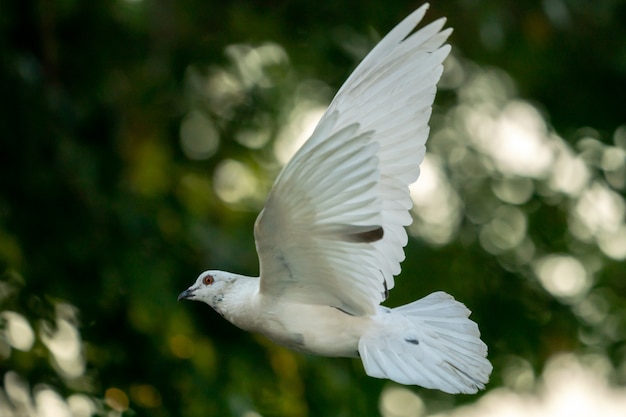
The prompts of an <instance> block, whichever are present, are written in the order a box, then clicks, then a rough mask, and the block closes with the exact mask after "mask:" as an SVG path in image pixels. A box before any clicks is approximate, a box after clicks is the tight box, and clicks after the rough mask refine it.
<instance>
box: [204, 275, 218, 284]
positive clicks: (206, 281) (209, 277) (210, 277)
mask: <svg viewBox="0 0 626 417" xmlns="http://www.w3.org/2000/svg"><path fill="white" fill-rule="evenodd" d="M214 281H215V278H213V275H207V276H206V277H204V278H202V283H203V284H204V285H211V284H213V282H214Z"/></svg>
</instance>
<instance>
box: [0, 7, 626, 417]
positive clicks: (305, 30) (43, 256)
mask: <svg viewBox="0 0 626 417" xmlns="http://www.w3.org/2000/svg"><path fill="white" fill-rule="evenodd" d="M432 3H433V4H431V8H430V10H429V12H428V13H427V15H426V18H425V20H426V21H432V20H435V19H437V18H440V17H442V16H446V17H447V18H448V25H449V26H452V27H454V29H455V31H454V33H453V34H452V37H451V38H450V43H451V44H452V46H453V52H452V55H451V56H450V57H449V58H448V60H447V61H446V62H445V72H444V75H443V78H442V80H441V83H440V89H439V93H438V96H437V100H436V104H435V108H434V112H433V117H432V123H431V126H432V130H431V138H430V140H429V144H428V154H427V157H426V159H425V161H424V163H423V165H422V176H421V178H420V180H419V181H418V183H416V184H415V185H414V186H412V189H411V191H412V197H413V199H414V202H415V207H414V209H413V215H414V217H415V221H414V224H413V225H412V226H411V227H410V236H411V238H410V241H409V244H408V246H407V248H406V255H407V259H406V261H405V262H404V264H403V272H402V275H401V276H400V278H399V279H397V281H396V283H397V285H396V290H395V291H392V292H391V296H390V298H389V300H388V301H387V302H386V305H388V306H397V305H401V304H404V303H406V302H409V301H412V300H414V299H417V298H420V297H422V296H425V295H426V294H428V293H430V292H432V291H435V290H444V291H446V292H449V293H451V294H453V295H454V296H455V297H456V298H457V299H458V300H460V301H462V302H464V303H465V304H466V305H467V306H468V307H469V308H470V309H471V310H472V311H473V315H472V317H473V319H474V320H476V321H477V322H478V323H479V325H480V328H481V331H482V334H483V339H484V340H485V342H486V343H487V344H488V345H489V349H490V350H489V357H490V359H491V361H492V362H493V364H494V372H493V375H492V379H491V382H490V384H489V385H488V387H487V390H486V391H484V392H482V393H480V394H479V395H475V396H465V395H458V396H452V395H448V394H444V393H442V392H438V391H431V390H426V389H422V388H419V387H404V386H399V385H397V384H394V383H391V382H389V381H384V380H377V379H372V378H369V377H367V376H366V375H365V373H364V372H363V370H362V365H361V364H360V361H358V360H356V359H343V358H342V359H328V358H318V357H312V356H307V355H302V354H299V353H294V352H291V351H288V350H286V349H283V348H281V347H278V346H276V345H274V344H273V343H270V342H268V341H267V340H265V339H264V338H261V337H258V336H255V335H251V334H248V333H245V332H243V331H240V330H239V329H237V328H235V327H233V326H232V325H230V324H229V323H227V322H226V321H225V320H223V319H222V318H220V317H219V316H218V315H217V314H216V313H214V312H213V311H212V310H211V309H210V308H209V307H208V306H206V305H204V304H200V303H190V302H187V303H177V302H176V297H177V295H178V294H179V293H180V292H181V291H182V290H184V289H185V288H187V287H188V286H189V285H190V284H191V283H192V282H193V281H194V280H195V278H196V277H197V275H198V274H199V273H200V272H201V271H203V270H205V269H225V270H230V271H234V272H238V273H242V274H249V275H256V274H257V273H258V264H257V258H256V252H255V248H254V241H253V234H252V226H253V223H254V220H255V218H256V215H257V213H258V212H259V210H260V209H261V208H262V206H263V201H264V197H265V195H266V193H267V192H268V190H269V187H270V186H271V184H272V181H273V179H274V178H275V177H276V175H277V174H278V172H279V170H280V168H281V166H282V165H283V164H284V163H285V162H286V161H287V159H288V158H289V156H290V155H291V154H292V153H293V152H294V150H295V149H296V148H297V147H298V146H299V145H300V144H301V143H302V141H304V140H305V139H306V137H307V133H308V132H310V131H311V129H312V127H313V126H314V125H315V123H316V121H317V120H318V119H319V117H320V116H321V114H322V112H323V111H324V109H325V107H326V106H327V104H328V103H329V102H330V100H331V99H332V96H333V94H334V92H336V90H337V89H338V88H339V87H340V85H341V84H342V82H343V81H344V80H345V79H346V77H347V76H348V75H349V73H350V71H351V70H352V69H353V68H354V67H355V66H356V64H357V63H358V62H359V60H360V59H361V58H362V57H363V56H364V55H365V54H366V53H367V52H368V51H369V50H370V49H371V48H372V47H373V45H375V43H376V42H377V40H379V39H380V37H381V36H382V35H384V34H385V33H386V32H387V31H388V30H390V29H391V28H392V27H393V26H394V25H395V24H396V23H397V22H399V21H400V20H401V19H402V18H403V17H405V16H406V15H407V14H409V13H410V12H411V11H412V10H414V9H415V8H417V7H418V6H419V5H421V2H415V1H371V0H365V1H361V2H353V1H347V0H335V1H289V0H274V1H251V0H236V1H231V2H227V1H214V0H203V1H201V0H182V1H173V0H103V1H78V0H38V1H18V0H13V1H4V2H2V3H0V88H1V90H0V91H1V93H2V97H3V103H4V104H3V106H2V111H1V112H0V132H1V134H0V322H1V326H0V415H2V416H3V417H4V416H7V417H12V416H20V417H21V416H45V417H66V416H79V417H82V416H90V415H98V416H111V417H112V416H122V415H123V416H155V417H165V416H183V417H196V416H198V417H200V416H241V417H258V416H264V417H265V416H296V417H297V416H351V415H354V416H373V415H382V416H384V417H410V416H413V417H422V416H429V417H435V416H436V417H447V416H455V417H458V416H466V417H467V416H488V417H489V416H503V415H506V416H513V417H514V416H524V417H544V416H545V417H547V416H550V417H553V416H557V417H558V416H568V417H572V416H574V417H576V416H624V415H626V266H625V265H624V259H626V224H625V211H626V203H625V190H626V110H625V109H626V104H625V103H626V102H625V98H624V97H625V93H626V24H625V23H624V22H626V2H624V1H620V0H597V1H594V2H590V1H580V0H543V1H535V0H533V1H522V0H516V1H514V0H509V1H496V0H471V1H470V0H450V1H433V2H432Z"/></svg>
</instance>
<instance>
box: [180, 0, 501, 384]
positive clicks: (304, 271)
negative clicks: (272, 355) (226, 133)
mask: <svg viewBox="0 0 626 417" xmlns="http://www.w3.org/2000/svg"><path fill="white" fill-rule="evenodd" d="M427 8H428V5H427V4H425V5H423V6H422V7H420V8H419V9H417V10H416V11H414V12H413V13H412V14H411V15H409V16H408V17H407V18H405V19H404V20H403V21H402V22H401V23H400V24H399V25H397V26H396V27H395V28H394V29H393V30H392V31H391V32H390V33H389V34H388V35H387V36H385V37H384V38H383V39H382V40H381V41H380V43H379V44H378V45H377V46H376V47H375V48H374V49H373V50H372V51H371V52H370V53H369V54H368V55H367V56H366V57H365V59H363V61H362V62H361V63H360V65H359V66H358V67H357V68H356V69H355V70H354V72H353V73H352V75H351V76H350V77H349V78H348V80H347V81H346V82H345V84H344V85H343V87H341V89H340V90H339V92H338V93H337V95H336V96H335V98H334V100H333V101H332V103H331V104H330V106H329V108H328V110H327V111H326V113H325V114H324V116H323V117H322V119H321V120H320V122H319V124H318V125H317V127H316V129H315V131H314V132H313V134H312V135H311V137H310V138H309V139H308V141H307V142H306V143H305V144H304V145H303V146H302V147H301V148H300V149H299V150H298V151H297V153H296V154H295V155H294V156H293V158H292V159H291V161H289V163H288V164H287V165H286V166H285V167H284V169H283V170H282V172H281V173H280V175H279V176H278V178H277V179H276V182H275V183H274V185H273V187H272V189H271V191H270V193H269V196H268V198H267V202H266V204H265V208H264V209H263V210H262V211H261V213H260V214H259V216H258V218H257V220H256V224H255V227H254V236H255V240H256V247H257V252H258V254H259V263H260V277H247V276H243V275H238V274H234V273H230V272H223V271H205V272H203V273H202V274H200V276H199V277H198V279H197V280H196V282H195V283H194V284H193V285H192V286H191V287H189V288H188V289H187V290H186V291H184V292H182V293H181V294H180V296H179V297H178V299H179V300H181V299H189V300H197V301H203V302H205V303H207V304H208V305H210V306H211V307H212V308H213V309H214V310H215V311H217V312H218V313H219V314H220V315H222V316H223V317H224V318H226V319H227V320H228V321H230V322H231V323H233V324H234V325H236V326H238V327H240V328H241V329H244V330H247V331H252V332H258V333H262V334H264V335H265V336H267V337H269V338H270V339H272V340H273V341H275V342H276V343H278V344H281V345H284V346H287V347H289V348H291V349H294V350H298V351H302V352H307V353H312V354H316V355H324V356H334V357H360V358H361V360H362V362H363V365H364V367H365V372H367V374H368V375H370V376H372V377H376V378H388V379H391V380H393V381H396V382H398V383H401V384H407V385H421V386H423V387H426V388H435V389H440V390H442V391H445V392H448V393H475V392H477V391H478V390H479V389H483V388H484V386H485V383H487V381H488V379H489V375H490V373H491V370H492V366H491V363H490V362H489V361H488V360H487V359H486V356H487V346H486V345H485V343H483V341H482V340H481V339H480V332H479V330H478V326H477V325H476V323H474V322H473V321H471V320H470V319H469V318H468V316H469V314H470V311H469V310H468V309H467V308H466V307H465V306H464V305H463V304H461V303H459V302H457V301H455V300H454V298H453V297H452V296H450V295H448V294H446V293H444V292H435V293H433V294H430V295H428V296H427V297H424V298H422V299H421V300H418V301H415V302H412V303H410V304H407V305H404V306H401V307H398V308H392V309H390V308H387V307H383V306H380V305H379V304H380V303H381V302H382V301H384V300H385V298H386V297H387V294H388V291H389V290H390V289H392V288H393V286H394V278H393V277H394V275H397V274H399V273H400V262H401V261H402V260H403V259H404V251H403V247H404V246H405V245H406V243H407V234H406V231H405V229H404V227H405V226H407V225H409V224H410V223H411V220H412V219H411V215H410V213H409V210H410V208H411V198H410V196H409V188H408V186H409V184H411V183H412V182H414V181H415V180H416V179H417V177H418V176H419V172H420V170H419V164H420V163H421V161H422V159H423V158H424V152H425V146H424V145H425V143H426V139H427V137H428V132H429V127H428V120H429V118H430V114H431V107H432V104H433V100H434V98H435V93H436V84H437V82H438V81H439V78H440V77H441V74H442V71H443V66H442V62H443V60H444V59H445V58H446V56H447V55H448V53H449V52H450V46H449V45H443V43H444V42H445V41H446V39H447V38H448V36H449V35H450V33H451V32H452V30H451V29H449V28H448V29H445V30H442V27H443V25H444V23H445V18H442V19H439V20H437V21H435V22H433V23H431V24H429V25H427V26H425V27H423V28H422V29H420V30H418V31H416V32H414V30H415V27H416V26H417V24H418V23H419V22H420V20H421V19H422V17H423V16H424V13H425V12H426V9H427ZM413 32H414V33H413Z"/></svg>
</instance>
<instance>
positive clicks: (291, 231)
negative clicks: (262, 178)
mask: <svg viewBox="0 0 626 417" xmlns="http://www.w3.org/2000/svg"><path fill="white" fill-rule="evenodd" d="M426 8H427V5H424V6H422V7H421V8H419V9H418V10H416V11H415V12H413V13H412V14H411V15H409V16H408V17H407V18H406V19H404V20H403V21H402V22H401V23H400V24H399V25H398V26H396V27H395V28H394V29H393V30H392V31H391V32H390V33H389V34H388V35H387V36H385V37H384V38H383V39H382V40H381V41H380V43H379V44H378V45H377V46H376V47H375V48H374V49H373V50H372V51H371V52H370V53H369V54H368V55H367V56H366V57H365V59H364V60H363V61H362V62H361V64H360V65H359V66H358V67H357V68H356V69H355V71H354V72H353V73H352V75H351V76H350V77H349V78H348V80H347V81H346V82H345V84H344V85H343V87H342V88H341V89H340V90H339V92H338V93H337V95H336V96H335V98H334V100H333V101H332V103H331V104H330V106H329V108H328V110H327V112H326V113H325V115H324V116H323V117H322V119H321V120H320V122H319V124H318V126H317V127H316V129H315V131H314V132H313V134H312V136H311V137H310V138H309V139H308V141H307V142H306V143H305V144H304V145H303V146H302V148H300V149H299V150H298V152H297V153H296V154H295V155H294V157H293V158H292V159H291V161H289V163H288V164H287V165H286V166H285V167H284V169H283V171H282V172H281V174H280V175H279V177H278V178H277V180H276V182H275V183H274V186H273V187H272V190H271V191H270V194H269V196H268V199H267V202H266V204H265V208H264V209H263V211H262V212H261V213H260V214H259V217H258V218H257V221H256V225H255V239H256V246H257V251H258V253H259V260H260V272H261V289H260V291H261V292H262V293H264V294H268V295H274V296H280V297H285V298H289V299H291V300H293V301H294V302H302V303H309V304H324V305H330V306H334V307H337V308H340V309H342V310H344V311H346V312H348V313H350V314H354V315H363V314H372V313H374V311H375V308H376V306H377V305H378V304H379V303H380V302H381V301H383V300H384V299H385V298H386V296H387V291H388V290H390V289H391V288H393V286H394V280H393V277H394V275H397V274H398V273H399V272H400V262H402V260H404V251H403V247H404V246H405V245H406V243H407V234H406V231H405V229H404V227H405V226H407V225H409V224H410V223H411V216H410V213H409V209H410V208H411V199H410V196H409V189H408V185H409V184H411V183H412V182H414V181H415V180H416V179H417V177H418V176H419V164H420V163H421V161H422V159H423V157H424V152H425V146H424V144H425V143H426V139H427V137H428V132H429V128H428V120H429V118H430V114H431V106H432V103H433V100H434V98H435V92H436V84H437V82H438V80H439V78H440V77H441V73H442V71H443V67H442V62H443V60H444V59H445V58H446V56H447V55H448V53H449V51H450V47H449V45H443V46H442V44H443V43H444V42H445V41H446V39H447V38H448V36H449V35H450V33H451V29H446V30H443V31H442V30H441V29H442V27H443V25H444V23H445V20H444V19H440V20H437V21H435V22H433V23H431V24H429V25H427V26H425V27H424V28H422V29H420V30H419V31H417V32H415V33H412V31H413V30H414V29H415V26H416V25H417V24H418V23H419V21H420V20H421V19H422V17H423V16H424V13H425V11H426ZM409 34H410V36H408V35H409Z"/></svg>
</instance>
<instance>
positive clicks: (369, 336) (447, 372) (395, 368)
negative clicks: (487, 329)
mask: <svg viewBox="0 0 626 417" xmlns="http://www.w3.org/2000/svg"><path fill="white" fill-rule="evenodd" d="M382 308H384V307H382ZM470 313H471V312H470V311H469V310H468V309H467V308H466V307H465V306H464V305H463V304H461V303H459V302H458V301H455V300H454V298H453V297H452V296H450V295H448V294H446V293H444V292H435V293H432V294H430V295H428V296H427V297H424V298H422V299H421V300H417V301H414V302H412V303H411V304H407V305H404V306H402V307H398V308H394V309H391V310H390V309H385V310H381V311H379V313H378V314H377V316H376V319H375V322H376V323H377V325H374V326H372V327H371V328H370V329H369V330H368V331H367V332H365V334H364V335H363V336H362V337H361V339H360V340H359V354H360V356H361V360H362V361H363V366H364V367H365V372H367V374H368V375H369V376H372V377H375V378H388V379H391V380H392V381H395V382H398V383H401V384H405V385H421V386H423V387H426V388H436V389H440V390H442V391H445V392H448V393H450V394H458V393H464V394H473V393H475V392H477V391H478V390H479V389H484V388H485V384H486V383H487V382H488V381H489V375H490V374H491V370H492V369H493V367H492V366H491V363H490V362H489V361H488V360H487V358H486V356H487V345H485V343H483V341H482V340H480V332H479V331H478V325H476V323H474V322H473V321H471V320H470V319H469V318H468V316H469V315H470Z"/></svg>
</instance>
